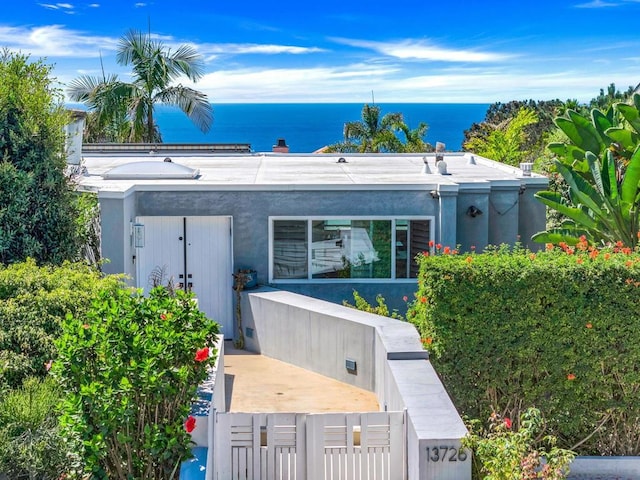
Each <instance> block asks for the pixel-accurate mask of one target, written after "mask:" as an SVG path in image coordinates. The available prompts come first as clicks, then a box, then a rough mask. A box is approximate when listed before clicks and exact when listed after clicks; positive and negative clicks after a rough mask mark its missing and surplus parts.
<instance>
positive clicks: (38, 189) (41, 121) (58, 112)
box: [0, 51, 80, 264]
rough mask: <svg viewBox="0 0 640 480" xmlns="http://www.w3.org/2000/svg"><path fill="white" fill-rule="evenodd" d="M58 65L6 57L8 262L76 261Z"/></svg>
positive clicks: (1, 123) (1, 219) (1, 88)
mask: <svg viewBox="0 0 640 480" xmlns="http://www.w3.org/2000/svg"><path fill="white" fill-rule="evenodd" d="M50 73H51V67H50V66H48V65H45V64H44V63H42V61H36V62H31V61H30V60H29V58H28V57H26V56H23V55H19V54H12V53H9V52H7V51H5V52H3V53H1V54H0V152H2V153H1V155H2V161H1V162H0V263H4V264H7V263H13V262H19V261H22V260H24V259H26V258H27V257H31V258H34V259H36V260H37V261H38V262H41V263H56V264H59V263H62V262H63V261H64V260H70V259H74V258H76V256H77V254H78V251H79V243H80V241H79V232H78V228H77V224H76V218H77V215H78V209H77V205H76V203H75V200H76V199H75V196H74V193H73V188H72V185H71V184H70V182H69V179H68V178H67V176H66V175H65V167H66V162H65V137H64V131H63V127H64V125H65V124H66V123H67V121H68V117H67V114H66V112H65V109H64V105H63V96H62V93H61V92H60V91H59V90H57V89H56V88H54V85H53V81H52V79H51V78H50Z"/></svg>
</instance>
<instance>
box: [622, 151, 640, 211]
mask: <svg viewBox="0 0 640 480" xmlns="http://www.w3.org/2000/svg"><path fill="white" fill-rule="evenodd" d="M638 182H640V145H639V146H638V147H637V148H636V151H635V152H633V155H632V156H631V160H630V161H629V165H627V170H626V172H625V174H624V180H623V181H622V188H621V190H622V194H621V196H622V201H623V202H627V203H631V204H632V203H634V202H635V201H636V196H637V195H638Z"/></svg>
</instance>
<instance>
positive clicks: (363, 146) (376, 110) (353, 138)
mask: <svg viewBox="0 0 640 480" xmlns="http://www.w3.org/2000/svg"><path fill="white" fill-rule="evenodd" d="M427 128H428V127H427V124H426V123H420V124H419V125H418V127H417V128H415V129H411V128H409V126H408V125H407V124H406V123H405V122H404V119H403V117H402V114H401V113H387V114H385V115H382V113H381V110H380V107H379V106H377V105H367V104H365V105H364V107H362V120H359V121H354V122H347V123H345V125H344V140H343V141H342V142H340V143H336V144H333V145H330V146H329V147H327V149H326V150H325V151H327V152H343V153H353V152H356V153H386V152H398V153H400V152H429V151H431V150H432V147H431V145H429V144H428V143H426V142H425V141H424V136H425V135H426V133H427ZM400 133H401V134H402V135H403V136H404V140H405V141H404V143H403V142H402V140H401V139H400V137H399V136H398V134H400Z"/></svg>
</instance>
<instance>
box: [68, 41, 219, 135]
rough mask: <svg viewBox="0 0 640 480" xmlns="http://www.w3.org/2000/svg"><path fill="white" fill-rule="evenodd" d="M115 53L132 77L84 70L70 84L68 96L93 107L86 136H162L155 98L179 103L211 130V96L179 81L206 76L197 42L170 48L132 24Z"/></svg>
mask: <svg viewBox="0 0 640 480" xmlns="http://www.w3.org/2000/svg"><path fill="white" fill-rule="evenodd" d="M116 59H117V61H118V63H119V64H121V65H124V66H131V68H132V72H131V73H132V81H131V82H124V81H121V80H119V79H118V78H117V76H115V75H110V76H106V75H104V74H103V75H102V77H101V78H99V77H98V78H96V77H91V76H86V75H85V76H81V77H79V78H77V79H76V80H74V81H73V82H72V83H71V84H70V86H69V96H70V98H71V99H72V100H75V101H79V102H83V103H84V104H86V105H87V106H88V107H89V109H90V114H89V118H88V122H87V135H86V139H87V140H88V141H101V142H104V141H107V142H150V143H151V142H161V141H162V136H161V134H160V131H159V130H158V126H157V124H156V122H155V117H154V107H155V106H156V105H157V104H166V105H172V106H176V107H178V108H180V109H181V110H182V111H183V112H184V113H185V114H186V115H187V116H188V117H189V118H190V119H191V120H192V121H193V123H194V124H195V125H196V126H197V127H198V128H199V129H200V130H202V131H203V132H207V131H208V130H209V128H210V127H211V123H212V119H213V116H212V113H213V110H212V108H211V104H210V103H209V101H208V99H207V96H206V95H205V94H203V93H201V92H199V91H197V90H195V89H192V88H190V87H186V86H184V85H182V84H176V83H175V82H177V81H178V80H179V79H180V78H181V77H186V78H187V79H189V80H191V81H193V82H196V81H197V80H199V79H200V78H201V77H202V75H203V73H204V69H203V64H202V62H201V58H200V55H199V54H198V53H197V51H196V50H195V49H194V48H193V47H191V46H190V45H181V46H179V47H178V48H177V49H176V50H175V51H172V50H171V49H170V48H168V47H167V46H165V45H164V43H163V42H161V41H160V40H157V39H155V38H154V37H153V36H152V35H151V34H144V33H141V32H138V31H136V30H130V31H129V32H127V33H126V34H125V35H124V36H123V37H122V38H121V39H120V42H119V44H118V53H117V57H116Z"/></svg>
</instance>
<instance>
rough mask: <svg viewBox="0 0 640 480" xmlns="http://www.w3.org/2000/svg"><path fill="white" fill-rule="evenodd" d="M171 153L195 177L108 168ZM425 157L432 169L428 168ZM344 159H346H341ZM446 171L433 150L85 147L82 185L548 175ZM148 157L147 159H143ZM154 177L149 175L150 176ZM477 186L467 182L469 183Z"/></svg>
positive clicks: (475, 162)
mask: <svg viewBox="0 0 640 480" xmlns="http://www.w3.org/2000/svg"><path fill="white" fill-rule="evenodd" d="M168 158H170V160H171V162H172V163H174V164H178V165H182V166H185V167H188V168H190V169H193V170H198V172H199V175H198V176H197V177H195V178H193V179H179V178H174V179H151V178H141V176H139V175H138V176H137V177H136V176H132V177H131V178H126V177H124V178H123V177H122V176H118V177H117V178H113V179H108V178H104V176H106V177H108V176H109V172H110V171H111V170H112V169H114V168H117V167H122V165H125V164H132V163H139V164H140V165H145V168H153V164H154V162H158V167H159V168H161V167H162V166H161V165H160V164H161V163H162V162H167V161H168V160H167V159H168ZM424 158H426V160H427V163H428V165H429V169H430V170H431V172H432V173H431V174H427V173H424V160H423V159H424ZM342 159H344V161H343V160H342ZM444 160H445V162H446V164H447V172H448V175H442V174H440V173H438V169H437V168H436V165H435V153H431V154H278V153H255V154H206V155H205V154H197V153H196V154H179V155H171V156H170V157H167V155H166V154H165V153H162V154H157V153H156V154H154V153H147V154H144V155H143V154H118V153H109V154H106V153H105V154H97V153H94V152H83V166H84V167H85V175H84V176H82V177H80V178H79V179H78V180H79V185H80V188H81V189H85V190H94V191H103V192H127V191H129V190H131V189H132V188H134V187H135V188H136V189H141V190H159V189H162V190H172V189H175V190H210V189H214V190H216V189H234V190H243V189H253V190H259V189H268V190H273V189H280V188H284V189H291V188H295V187H299V188H301V189H318V188H320V189H340V190H343V189H358V188H367V189H382V188H385V189H394V190H401V189H427V188H434V186H446V185H452V186H454V185H460V184H478V186H479V187H480V186H481V184H483V183H484V184H486V183H487V182H491V183H495V182H498V183H501V182H504V183H505V185H507V184H509V183H511V182H514V183H515V182H524V183H527V184H540V185H546V183H547V179H546V177H544V176H541V175H537V174H535V173H534V174H532V175H531V176H524V175H523V172H522V170H520V169H519V168H515V167H511V166H508V165H505V164H502V163H499V162H495V161H493V160H489V159H486V158H483V157H480V156H478V155H474V154H470V153H462V152H459V153H445V154H444ZM142 162H144V163H142ZM150 176H151V175H150ZM472 186H473V185H470V186H467V188H469V187H472Z"/></svg>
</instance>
